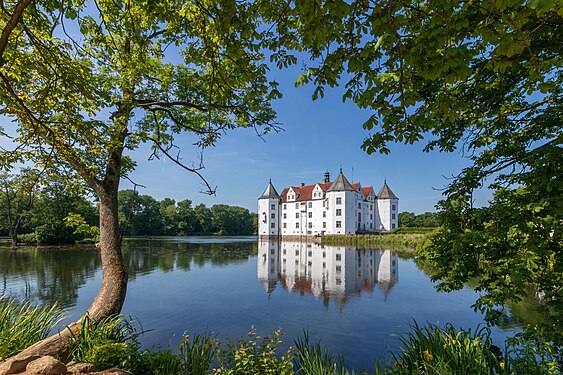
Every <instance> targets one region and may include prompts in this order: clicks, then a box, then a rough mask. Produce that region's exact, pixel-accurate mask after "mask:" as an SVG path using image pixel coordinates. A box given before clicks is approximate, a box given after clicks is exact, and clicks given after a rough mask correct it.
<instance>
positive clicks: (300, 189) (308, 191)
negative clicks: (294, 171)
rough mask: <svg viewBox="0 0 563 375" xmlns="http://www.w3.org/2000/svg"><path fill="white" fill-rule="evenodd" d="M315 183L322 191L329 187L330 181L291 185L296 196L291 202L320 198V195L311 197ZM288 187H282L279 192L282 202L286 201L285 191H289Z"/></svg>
mask: <svg viewBox="0 0 563 375" xmlns="http://www.w3.org/2000/svg"><path fill="white" fill-rule="evenodd" d="M317 185H319V187H320V188H321V189H322V191H326V190H327V189H328V188H329V187H330V185H332V182H326V183H324V182H323V183H318V184H314V185H306V186H292V187H291V189H293V191H294V192H295V194H296V196H297V198H296V199H295V200H293V201H292V202H302V201H310V200H313V199H322V197H318V198H313V190H314V189H315V186H317ZM289 189H290V188H285V189H283V191H282V193H281V194H280V196H281V199H282V202H283V203H286V202H287V193H288V192H289Z"/></svg>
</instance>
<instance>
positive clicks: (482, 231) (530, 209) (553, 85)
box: [270, 0, 563, 343]
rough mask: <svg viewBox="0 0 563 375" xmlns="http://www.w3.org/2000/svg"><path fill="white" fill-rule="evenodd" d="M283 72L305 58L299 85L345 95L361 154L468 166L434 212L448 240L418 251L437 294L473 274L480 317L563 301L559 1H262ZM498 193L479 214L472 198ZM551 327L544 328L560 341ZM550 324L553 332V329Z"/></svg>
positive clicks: (562, 8)
mask: <svg viewBox="0 0 563 375" xmlns="http://www.w3.org/2000/svg"><path fill="white" fill-rule="evenodd" d="M271 4H272V5H271V6H272V7H273V8H274V9H275V10H274V12H273V14H277V12H279V13H283V14H285V15H286V17H281V18H280V19H281V20H280V21H279V22H275V20H274V19H272V20H271V21H272V22H274V23H275V25H276V27H275V32H276V33H277V38H274V39H273V40H272V42H271V44H270V46H271V47H272V48H273V49H276V51H277V52H276V53H275V54H274V55H273V56H272V58H273V60H274V61H276V62H277V63H278V64H279V65H284V64H285V63H287V62H289V63H291V62H293V61H295V60H296V56H297V55H296V53H295V52H293V51H295V50H296V51H298V53H300V54H307V55H309V56H310V57H311V60H310V61H309V63H308V64H307V66H306V67H305V69H304V72H303V74H302V75H300V76H299V77H298V79H297V82H296V85H303V84H307V83H310V84H312V85H314V86H315V91H314V94H313V99H316V98H320V97H322V96H323V93H324V91H325V89H326V88H327V87H333V86H337V85H342V86H344V94H343V97H342V99H343V100H344V101H346V100H351V101H353V102H354V103H356V104H357V105H358V106H359V107H360V108H364V109H367V110H372V112H373V114H372V115H371V116H369V118H368V119H367V120H366V121H365V122H364V124H363V127H364V129H365V130H366V131H369V132H370V134H369V135H368V136H367V137H366V139H365V141H364V143H363V145H362V147H363V149H364V150H365V151H367V152H368V153H374V152H381V153H388V152H389V151H390V150H389V147H388V145H389V143H390V142H400V143H405V144H412V143H415V142H421V141H424V142H425V151H431V150H437V151H440V152H452V151H458V152H461V153H462V154H463V155H465V156H466V157H467V158H468V159H469V160H470V161H471V164H470V165H469V166H468V167H467V168H465V169H463V170H462V171H461V172H460V174H459V175H457V176H454V178H453V179H452V181H451V183H450V184H449V185H448V186H447V187H446V189H445V190H444V199H443V200H442V201H440V202H439V203H438V208H439V210H440V211H441V224H442V227H443V230H442V231H441V233H440V234H439V235H438V236H437V237H436V238H435V239H434V241H433V244H432V245H431V246H430V247H429V248H428V249H427V250H426V252H425V253H424V255H425V256H426V257H427V258H428V259H431V260H433V261H435V263H436V265H437V266H438V273H437V275H436V279H437V280H439V281H440V284H439V285H440V287H441V288H442V289H445V290H450V289H452V288H460V287H462V285H463V283H464V282H466V281H468V280H469V279H472V278H473V279H475V278H477V279H478V280H479V285H478V287H477V289H478V290H480V291H481V292H482V293H483V294H482V297H480V298H479V300H478V301H477V304H476V307H477V308H479V309H482V310H484V311H486V312H488V313H489V317H491V318H492V317H495V316H498V315H497V314H495V311H496V310H495V308H502V306H503V304H504V303H505V302H506V301H510V300H520V299H521V298H523V296H525V295H526V294H527V293H528V292H529V290H528V288H527V287H532V290H533V291H534V293H537V294H538V295H539V296H542V298H543V301H544V302H545V305H546V307H548V308H550V309H552V311H556V312H559V313H560V312H561V311H562V310H561V303H562V301H563V289H562V288H563V266H562V263H563V259H562V257H563V251H562V245H563V237H562V236H563V233H562V232H563V231H562V223H563V199H562V198H563V196H562V190H563V189H562V187H563V173H562V169H561V168H562V165H563V147H562V144H563V132H562V124H563V122H562V120H563V106H562V100H561V99H562V94H563V69H562V66H563V57H562V52H563V50H562V46H563V4H562V3H561V2H560V1H557V0H533V1H523V0H515V1H513V0H511V1H507V0H490V1H450V0H434V1H424V2H420V1H392V0H383V1H377V2H375V1H365V0H356V1H347V2H344V1H314V2H308V1H294V2H285V1H275V0H273V1H271ZM484 186H485V187H488V188H490V189H493V190H494V191H495V195H494V198H493V200H492V201H491V202H490V205H489V206H487V207H481V208H476V207H474V204H473V192H474V190H475V189H479V188H482V187H484ZM560 323H561V319H559V321H558V323H557V322H556V323H554V326H552V327H550V328H549V329H548V331H549V332H551V333H553V332H559V334H557V333H556V334H555V335H551V336H552V337H553V336H556V337H557V339H558V340H559V343H561V335H560V332H561V330H560V329H558V328H557V324H559V327H560V326H561V325H560ZM554 328H555V329H554Z"/></svg>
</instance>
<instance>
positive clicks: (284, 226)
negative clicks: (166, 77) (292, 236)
mask: <svg viewBox="0 0 563 375" xmlns="http://www.w3.org/2000/svg"><path fill="white" fill-rule="evenodd" d="M285 228H287V223H283V229H285ZM284 251H285V250H284Z"/></svg>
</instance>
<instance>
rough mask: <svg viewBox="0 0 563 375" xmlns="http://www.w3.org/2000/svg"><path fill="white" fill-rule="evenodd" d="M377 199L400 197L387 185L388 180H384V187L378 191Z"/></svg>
mask: <svg viewBox="0 0 563 375" xmlns="http://www.w3.org/2000/svg"><path fill="white" fill-rule="evenodd" d="M377 199H399V198H398V197H397V196H396V195H395V193H393V191H392V190H391V189H390V188H389V186H387V180H384V182H383V187H382V188H381V190H379V193H377Z"/></svg>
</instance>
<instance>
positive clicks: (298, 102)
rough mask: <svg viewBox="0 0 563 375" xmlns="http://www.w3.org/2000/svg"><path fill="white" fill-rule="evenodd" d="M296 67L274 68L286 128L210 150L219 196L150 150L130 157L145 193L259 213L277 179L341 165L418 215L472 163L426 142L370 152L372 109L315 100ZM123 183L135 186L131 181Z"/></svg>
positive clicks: (185, 139) (207, 160)
mask: <svg viewBox="0 0 563 375" xmlns="http://www.w3.org/2000/svg"><path fill="white" fill-rule="evenodd" d="M297 74H298V71H297V70H292V71H284V72H280V71H277V70H275V71H273V72H272V75H273V78H275V79H276V80H277V81H278V82H279V83H280V89H281V91H282V93H283V94H284V97H283V98H282V99H280V100H277V101H276V102H274V109H275V110H276V111H277V113H278V118H277V120H278V121H279V122H280V123H281V126H282V127H283V131H281V132H279V133H274V132H271V133H268V134H267V135H266V136H265V137H264V140H263V139H261V138H260V137H258V136H257V135H256V133H255V132H254V130H253V129H236V130H233V131H229V132H228V133H227V134H225V135H224V136H223V137H222V139H220V140H219V141H218V142H217V144H216V145H215V146H214V147H210V148H207V149H206V150H205V151H204V164H205V169H204V170H203V175H204V177H205V178H206V179H207V180H208V182H209V184H210V185H211V186H212V187H215V186H217V191H216V195H215V196H208V195H205V194H202V193H200V191H201V190H203V189H204V186H203V185H202V183H201V180H199V179H198V177H197V176H196V175H194V174H191V173H189V172H186V171H184V170H183V169H181V168H180V167H178V166H177V165H175V164H174V163H172V162H171V161H170V160H165V159H161V160H152V161H149V160H148V156H149V155H150V151H149V150H148V147H141V148H140V149H138V150H136V151H135V152H134V153H132V154H130V155H131V156H132V157H133V158H134V159H135V160H136V162H137V168H136V170H135V171H134V172H133V173H132V174H131V175H130V177H131V179H132V180H133V181H134V182H135V183H137V184H141V185H144V186H146V188H140V189H139V193H140V194H147V195H151V196H153V197H154V198H156V199H158V200H161V199H163V198H166V197H168V198H172V199H175V200H176V201H181V200H184V199H190V200H192V201H193V202H194V205H195V204H199V203H204V204H205V205H207V206H211V205H214V204H229V205H237V206H242V207H245V208H248V209H249V210H250V211H253V212H256V210H257V204H258V202H257V199H258V197H259V196H260V195H261V194H262V193H263V191H264V189H265V188H266V186H267V184H268V180H269V179H271V180H272V183H273V184H274V186H275V188H276V189H277V191H278V193H281V191H282V190H283V188H285V187H288V186H290V185H291V186H297V185H299V184H300V183H301V182H304V183H305V184H306V185H309V184H314V183H316V182H320V181H321V180H322V178H323V175H324V172H325V170H328V171H329V172H330V175H331V180H333V179H334V178H336V176H337V174H338V171H339V168H342V171H343V173H344V175H345V176H346V177H347V178H348V180H349V181H350V182H360V183H361V184H362V186H373V187H374V189H375V190H376V193H377V191H378V190H379V189H380V188H381V186H383V182H384V180H387V184H388V185H389V187H390V188H391V189H392V190H393V192H394V193H395V194H396V195H397V196H398V197H399V210H400V211H401V212H403V211H410V212H414V213H417V214H420V213H423V212H427V211H434V210H435V207H434V206H435V205H436V203H437V202H438V200H440V199H441V196H442V193H441V191H440V190H441V189H443V188H444V186H446V185H447V183H448V177H451V176H452V175H454V174H457V173H459V171H460V170H461V169H462V168H463V167H464V166H466V165H468V163H469V162H468V160H466V159H464V158H463V156H462V155H461V154H460V153H458V152H454V153H440V152H438V151H434V152H430V153H424V152H423V151H422V148H423V147H424V144H425V143H418V144H415V145H402V144H393V145H391V147H390V149H391V153H390V154H388V155H381V154H372V155H368V154H367V153H366V152H364V151H363V150H361V148H360V146H361V144H362V142H363V140H364V139H365V138H366V136H367V133H366V131H364V130H363V128H362V123H363V122H364V121H365V120H366V119H367V118H368V117H369V115H370V114H371V112H369V111H364V110H360V109H358V108H357V107H356V106H355V104H354V103H351V102H346V103H343V102H342V99H341V95H342V89H340V88H335V89H327V90H325V97H324V98H323V99H319V100H317V101H313V100H312V99H311V93H312V90H313V89H312V87H310V86H309V87H300V88H295V87H294V82H295V78H296V77H297ZM194 141H195V138H194V137H193V136H190V135H184V136H181V137H180V138H178V139H177V141H176V144H177V145H178V146H181V147H182V153H181V157H182V158H183V159H182V161H183V162H185V163H187V164H188V165H189V164H190V162H191V161H196V160H197V158H196V156H195V153H194V150H195V148H194V146H193V145H192V144H193V142H194ZM121 186H122V188H124V189H125V188H132V186H133V185H132V184H131V183H129V182H128V181H123V182H122V185H121ZM489 195H490V193H489V192H487V191H481V192H479V193H477V194H476V196H475V199H476V205H482V204H484V203H486V201H487V200H488V199H489V198H490V197H489Z"/></svg>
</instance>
